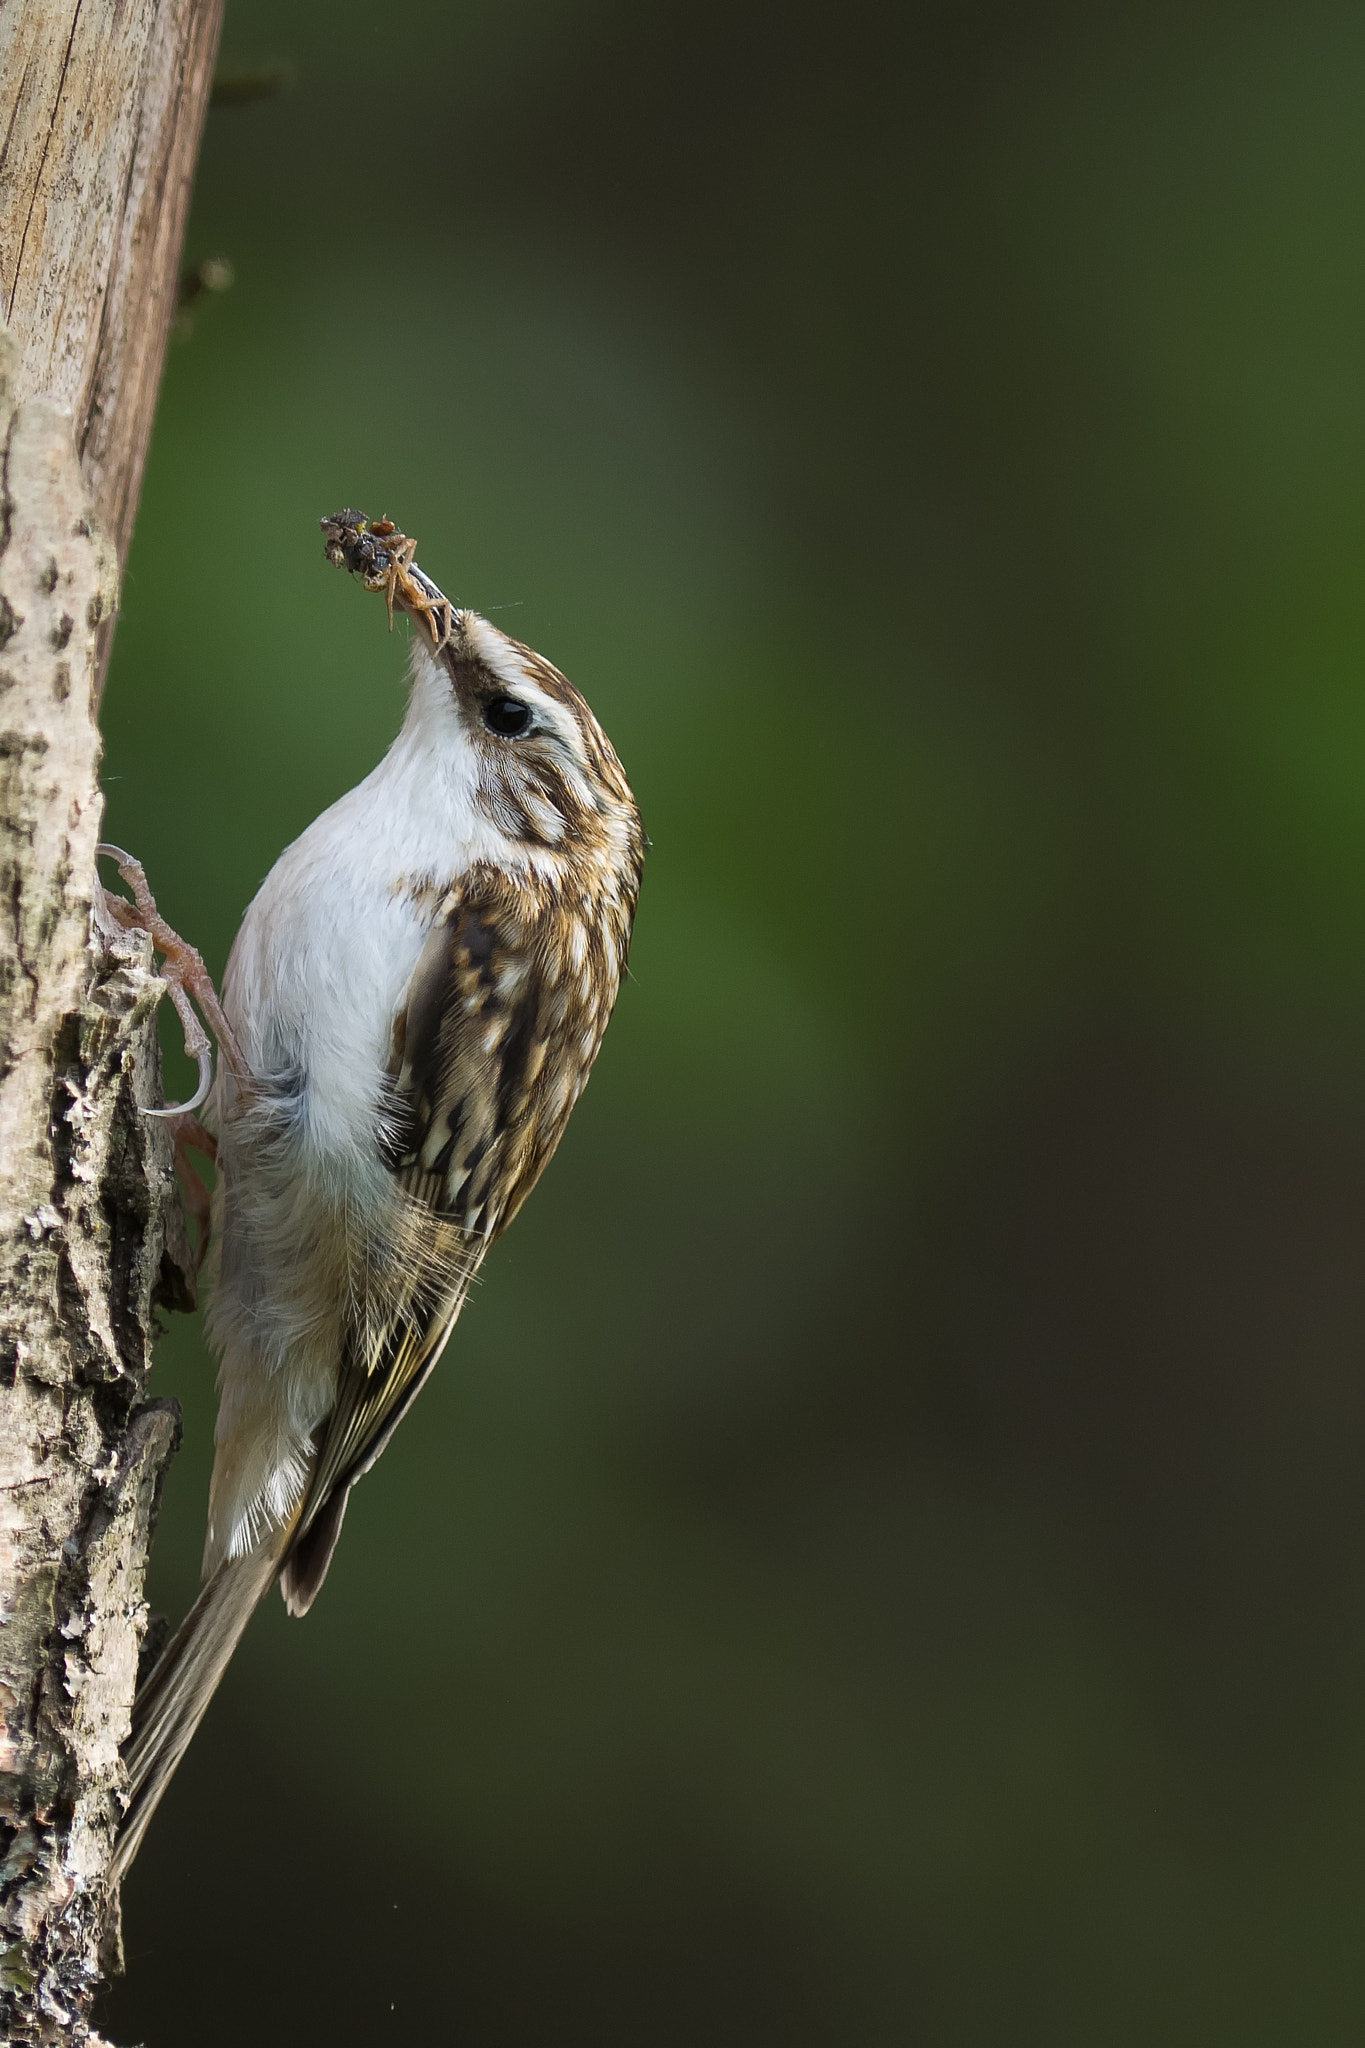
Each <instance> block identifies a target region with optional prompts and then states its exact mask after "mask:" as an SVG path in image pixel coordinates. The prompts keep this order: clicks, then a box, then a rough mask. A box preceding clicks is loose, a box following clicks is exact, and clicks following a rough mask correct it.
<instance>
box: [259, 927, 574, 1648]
mask: <svg viewBox="0 0 1365 2048" xmlns="http://www.w3.org/2000/svg"><path fill="white" fill-rule="evenodd" d="M535 955H536V949H535V947H534V946H533V945H532V944H530V943H529V935H528V933H527V932H526V930H525V927H524V924H522V923H521V922H519V921H518V920H516V919H513V918H511V917H509V916H508V915H506V914H504V913H503V912H502V910H501V907H500V906H499V904H498V903H497V901H496V900H493V901H483V902H480V901H478V900H470V899H468V898H460V899H456V900H454V901H452V902H451V904H450V905H449V907H448V910H447V914H446V915H445V916H444V917H443V918H442V919H441V920H440V921H439V922H438V923H437V925H436V926H435V928H434V929H433V931H432V933H431V936H430V937H429V939H428V941H427V944H426V946H425V948H424V949H423V952H422V956H421V958H420V960H419V961H418V964H417V968H416V970H415V972H414V974H413V978H412V981H411V983H410V985H409V988H408V995H407V1001H406V1004H405V1006H404V1009H403V1012H402V1014H401V1016H400V1017H399V1019H398V1022H397V1024H396V1027H395V1032H394V1041H395V1043H394V1057H393V1061H392V1066H391V1080H392V1094H391V1100H390V1105H389V1111H388V1114H387V1115H386V1119H385V1128H384V1131H383V1133H382V1137H381V1143H382V1146H383V1151H384V1156H385V1158H386V1161H387V1163H388V1165H389V1168H390V1171H391V1172H392V1173H393V1176H394V1180H395V1183H396V1187H397V1190H398V1192H399V1194H400V1198H401V1200H402V1203H403V1205H404V1210H403V1213H404V1214H405V1217H406V1222H407V1228H406V1231H405V1233H404V1235H405V1237H406V1240H407V1241H406V1243H405V1244H404V1245H403V1247H402V1248H401V1249H400V1251H399V1252H398V1254H397V1256H396V1257H394V1258H393V1260H392V1268H393V1270H392V1276H391V1277H389V1278H386V1279H385V1281H384V1282H383V1283H382V1284H381V1285H379V1287H378V1288H377V1289H376V1293H377V1296H378V1305H377V1307H376V1306H375V1305H373V1304H372V1305H371V1307H370V1310H369V1314H368V1317H367V1320H366V1323H365V1325H364V1326H363V1327H362V1328H361V1329H359V1330H358V1331H357V1333H356V1337H355V1339H354V1340H353V1343H352V1347H351V1352H350V1355H349V1356H348V1357H347V1358H346V1359H345V1360H344V1361H343V1365H342V1371H341V1376H340V1384H339V1386H338V1389H337V1400H336V1405H335V1407H334V1408H333V1410H332V1413H331V1415H330V1416H329V1418H328V1420H327V1422H326V1423H325V1424H324V1425H323V1430H322V1432H321V1442H320V1445H319V1450H318V1462H317V1465H316V1468H315V1471H314V1476H313V1478H312V1481H311V1482H310V1485H309V1489H308V1497H307V1500H306V1502H305V1505H304V1509H303V1513H302V1514H301V1516H300V1518H299V1522H298V1525H297V1533H296V1536H295V1555H296V1559H297V1563H296V1565H295V1568H294V1571H293V1574H292V1579H293V1590H292V1591H291V1573H290V1568H289V1567H288V1566H286V1572H285V1582H286V1594H287V1596H288V1597H289V1598H290V1604H291V1607H293V1608H294V1611H296V1612H299V1611H302V1609H303V1607H304V1606H306V1605H307V1604H308V1602H310V1601H311V1599H312V1597H313V1595H314V1594H315V1593H316V1591H317V1589H318V1587H319V1586H320V1585H321V1583H322V1577H323V1575H324V1573H325V1570H326V1565H327V1559H328V1557H329V1556H330V1551H331V1547H332V1545H333V1544H334V1543H335V1541H336V1537H337V1535H338V1534H339V1533H340V1527H341V1512H342V1506H343V1505H344V1502H339V1501H338V1495H339V1494H343V1495H344V1491H345V1490H347V1489H349V1487H350V1486H351V1485H352V1484H353V1483H354V1482H355V1481H356V1480H357V1479H358V1478H360V1477H361V1475H362V1474H363V1473H365V1472H367V1471H368V1470H369V1468H370V1466H371V1465H372V1464H373V1463H374V1461H375V1459H376V1458H377V1457H378V1456H379V1454H380V1452H381V1451H382V1450H383V1449H384V1447H385V1445H386V1444H387V1443H388V1440H389V1438H390V1436H391V1435H392V1434H393V1431H394V1430H395V1428H396V1427H397V1425H398V1423H399V1422H400V1421H401V1419H402V1417H403V1415H404V1414H405V1413H406V1411H407V1408H408V1407H409V1405H410V1404H411V1402H412V1401H413V1399H414V1398H415V1396H416V1394H417V1392H418V1391H419V1389H420V1387H421V1386H422V1384H423V1382H424V1381H425V1379H426V1377H427V1375H428V1374H429V1373H430V1371H431V1370H432V1368H433V1367H434V1365H435V1364H436V1361H437V1359H438V1358H439V1356H440V1354H441V1351H442V1350H443V1349H444V1346H445V1342H446V1339H447V1337H448V1336H449V1334H450V1331H451V1328H452V1326H453V1324H454V1322H455V1319H456V1317H457V1316H458V1314H459V1312H460V1309H461V1307H462V1306H463V1303H464V1299H465V1296H466V1294H467V1293H468V1290H469V1286H470V1282H471V1281H472V1279H473V1277H474V1274H475V1272H476V1271H477V1269H478V1266H479V1264H480V1262H481V1260H482V1258H483V1255H484V1252H485V1251H486V1249H487V1247H488V1245H489V1243H490V1242H491V1240H492V1238H493V1236H494V1235H495V1234H496V1232H497V1229H498V1227H499V1226H500V1224H501V1223H502V1222H503V1221H504V1220H506V1218H507V1216H508V1215H510V1213H511V1210H512V1208H514V1207H515V1206H516V1205H517V1204H518V1203H519V1202H520V1200H521V1199H522V1198H523V1197H524V1195H525V1193H526V1192H527V1190H528V1188H529V1186H530V1184H531V1182H532V1181H533V1180H534V1179H535V1178H536V1176H537V1175H538V1174H539V1171H540V1168H541V1166H542V1165H543V1164H544V1161H545V1159H546V1158H548V1156H549V1153H550V1152H551V1151H552V1150H553V1148H554V1143H555V1141H556V1140H557V1138H558V1135H559V1131H560V1129H562V1127H563V1122H564V1119H565V1117H566V1116H567V1111H568V1106H569V1105H568V1102H565V1103H564V1105H563V1108H562V1113H560V1114H557V1115H551V1116H549V1117H547V1116H545V1115H543V1114H538V1113H537V1109H538V1101H537V1098H538V1094H539V1091H538V1090H537V1086H536V1083H537V1081H538V1079H539V1077H540V1075H541V1072H542V1069H543V1066H544V1062H545V1052H546V1033H547V1031H550V1030H552V1028H553V1027H552V1024H551V990H550V988H549V985H548V980H547V975H546V971H545V968H544V965H543V964H542V963H540V962H538V960H537V959H536V957H535ZM555 1107H556V1108H558V1107H559V1105H557V1104H556V1105H555ZM329 1504H330V1511H329ZM324 1525H326V1526H325V1527H324ZM314 1531H315V1532H316V1533H315V1536H314V1537H313V1541H312V1542H311V1543H310V1532H314ZM319 1553H320V1555H319Z"/></svg>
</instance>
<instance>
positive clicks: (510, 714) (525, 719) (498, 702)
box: [483, 697, 531, 740]
mask: <svg viewBox="0 0 1365 2048" xmlns="http://www.w3.org/2000/svg"><path fill="white" fill-rule="evenodd" d="M483 722H484V724H485V725H486V726H487V727H488V730H489V731H490V732H495V733H496V734H497V735H498V738H499V739H502V740H519V739H520V738H521V736H522V734H523V733H524V732H529V731H530V727H531V707H530V705H529V704H523V703H522V701H521V699H520V697H494V698H493V699H492V701H491V702H490V703H487V704H485V705H484V707H483Z"/></svg>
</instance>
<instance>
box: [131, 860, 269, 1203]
mask: <svg viewBox="0 0 1365 2048" xmlns="http://www.w3.org/2000/svg"><path fill="white" fill-rule="evenodd" d="M95 851H96V853H97V854H104V855H107V856H108V858H109V859H110V860H112V861H117V863H118V871H119V873H120V875H121V876H122V877H123V879H124V881H125V882H126V883H127V884H128V887H129V888H130V889H131V890H132V893H133V900H132V902H131V903H130V902H129V901H128V899H127V897H126V896H115V895H114V894H113V893H112V891H110V890H108V889H105V890H104V891H103V899H104V910H105V912H106V914H107V916H108V917H109V918H110V919H111V920H112V921H113V922H114V923H115V924H116V925H118V926H119V927H120V929H121V930H123V931H137V932H146V933H147V934H148V935H149V937H150V938H151V941H152V944H153V945H154V946H155V947H156V950H157V952H158V953H160V954H161V956H162V961H163V963H164V964H163V966H162V969H161V975H162V979H163V980H164V981H165V983H166V986H167V989H168V990H169V993H170V998H171V1001H172V1003H174V1005H175V1013H176V1015H177V1017H179V1019H180V1024H181V1028H182V1030H183V1031H184V1034H185V1051H186V1052H187V1054H188V1055H189V1057H190V1058H191V1059H192V1060H194V1061H195V1062H196V1064H197V1065H198V1068H199V1086H198V1087H197V1088H196V1089H195V1091H194V1094H193V1095H192V1096H191V1097H190V1099H189V1101H188V1102H172V1103H168V1104H167V1105H166V1107H165V1108H164V1109H147V1110H144V1111H143V1115H144V1116H168V1117H190V1118H191V1120H192V1121H193V1115H192V1113H193V1111H195V1110H196V1109H198V1108H200V1106H201V1105H202V1104H203V1102H204V1101H205V1099H206V1097H207V1095H208V1092H209V1089H210V1088H211V1087H212V1085H213V1050H212V1046H211V1043H210V1040H209V1035H208V1032H207V1031H205V1029H204V1027H203V1025H202V1024H201V1023H200V1021H199V1019H198V1018H197V1017H196V1016H195V1014H194V1009H193V1007H192V1004H193V1003H197V1004H198V1005H199V1008H200V1009H201V1010H202V1011H203V1013H204V1015H205V1017H206V1018H207V1019H208V1022H209V1024H210V1026H211V1028H212V1031H213V1035H214V1037H215V1038H216V1039H217V1041H218V1044H219V1046H220V1047H221V1049H222V1054H223V1058H224V1059H225V1060H226V1061H227V1063H228V1066H229V1067H230V1068H231V1070H232V1074H233V1078H234V1079H235V1080H236V1082H237V1085H238V1086H239V1087H249V1086H250V1080H251V1076H250V1074H249V1072H248V1069H247V1065H246V1061H245V1060H244V1059H243V1058H242V1053H241V1048H240V1046H239V1045H238V1043H237V1039H236V1034H235V1033H234V1031H233V1029H232V1026H231V1025H230V1024H229V1023H228V1020H227V1018H226V1016H225V1015H224V1014H223V1006H222V1004H221V1003H220V1002H219V1000H218V991H217V989H216V988H215V987H214V985H213V980H212V977H211V975H210V974H209V971H208V969H207V967H205V965H204V962H203V960H202V959H201V957H200V955H199V953H198V951H197V949H196V948H195V947H193V946H191V945H189V944H188V943H187V942H186V941H185V940H184V939H182V938H181V936H180V934H179V932H176V931H172V929H171V927H170V926H169V925H168V924H167V922H166V920H165V918H164V917H163V916H162V915H161V912H160V911H159V910H158V909H157V907H156V898H155V896H153V894H152V892H151V889H150V888H149V887H148V884H147V876H146V874H145V872H144V870H143V866H142V863H141V861H139V860H134V859H133V856H132V854H131V853H125V852H124V851H123V848H122V847H121V846H97V847H96V849H95ZM197 1128H198V1129H199V1130H203V1126H202V1124H200V1125H197ZM204 1135H205V1136H206V1137H207V1136H208V1133H207V1132H204ZM191 1142H193V1141H192V1140H191ZM198 1149H200V1150H202V1149H203V1148H202V1147H199V1148H198ZM196 1178H197V1176H196Z"/></svg>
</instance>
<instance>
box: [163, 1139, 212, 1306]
mask: <svg viewBox="0 0 1365 2048" xmlns="http://www.w3.org/2000/svg"><path fill="white" fill-rule="evenodd" d="M167 1123H168V1125H169V1127H170V1132H171V1136H172V1137H173V1138H174V1140H175V1172H176V1178H177V1179H178V1180H179V1182H180V1193H181V1197H182V1199H183V1201H184V1204H185V1213H186V1215H187V1216H188V1217H189V1218H190V1221H191V1222H192V1223H194V1224H197V1226H198V1230H199V1241H198V1243H197V1244H196V1246H195V1248H194V1270H195V1272H196V1273H197V1272H198V1271H199V1269H200V1267H201V1266H202V1265H203V1263H204V1255H205V1253H206V1252H207V1251H208V1248H209V1239H210V1237H211V1236H212V1234H213V1226H212V1222H211V1216H212V1209H213V1197H212V1196H211V1195H210V1193H209V1189H208V1183H207V1182H206V1181H205V1180H204V1179H203V1178H202V1176H201V1175H200V1174H199V1173H197V1172H196V1170H195V1168H194V1167H193V1166H191V1164H190V1153H191V1151H194V1152H202V1153H203V1155H204V1157H205V1158H206V1159H207V1160H209V1161H210V1162H211V1164H212V1165H214V1166H216V1165H217V1164H218V1140H217V1139H216V1138H215V1137H214V1135H213V1132H212V1131H209V1130H206V1129H205V1128H204V1126H203V1124H201V1123H200V1121H199V1119H198V1117H197V1116H195V1115H193V1114H192V1113H191V1112H190V1111H188V1110H181V1111H180V1113H179V1114H178V1115H176V1116H172V1117H168V1118H167Z"/></svg>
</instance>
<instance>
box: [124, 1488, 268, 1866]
mask: <svg viewBox="0 0 1365 2048" xmlns="http://www.w3.org/2000/svg"><path fill="white" fill-rule="evenodd" d="M291 1533H292V1531H291V1530H290V1529H289V1528H284V1529H280V1530H277V1531H275V1532H273V1533H272V1534H271V1535H270V1536H267V1537H266V1539H265V1541H264V1542H263V1543H262V1544H261V1545H260V1546H259V1547H258V1548H257V1549H255V1550H252V1551H249V1552H248V1553H247V1555H246V1556H245V1557H234V1558H229V1559H228V1560H227V1562H226V1563H224V1564H220V1565H219V1567H218V1569H217V1571H216V1572H215V1573H214V1574H213V1577H212V1578H211V1579H210V1580H209V1582H208V1584H207V1585H206V1586H205V1588H204V1590H203V1592H202V1593H201V1594H200V1595H199V1598H198V1599H197V1600H196V1601H195V1603H194V1605H193V1607H192V1608H191V1609H190V1611H189V1613H188V1614H187V1615H186V1616H185V1619H184V1620H183V1621H182V1622H181V1624H180V1626H179V1628H178V1629H177V1630H176V1632H175V1634H174V1635H173V1636H172V1637H171V1640H170V1642H169V1643H168V1644H167V1645H166V1648H165V1650H164V1652H163V1653H162V1655H161V1657H160V1659H159V1661H158V1663H157V1665H156V1667H155V1669H154V1670H153V1671H152V1673H151V1675H150V1677H149V1678H148V1679H147V1682H146V1684H145V1685H143V1686H142V1688H141V1690H140V1691H139V1693H138V1696H137V1698H136V1700H135V1701H134V1703H133V1726H132V1732H131V1734H130V1735H129V1737H128V1741H127V1743H126V1744H125V1745H124V1752H123V1755H124V1762H125V1764H126V1765H127V1769H128V1791H129V1799H128V1806H127V1810H126V1811H125V1813H124V1817H123V1826H122V1828H121V1829H120V1830H119V1837H118V1841H117V1843H116V1844H115V1846H114V1855H113V1861H112V1863H111V1865H110V1871H109V1878H110V1883H111V1884H117V1883H118V1882H119V1880H120V1879H121V1878H122V1877H124V1876H125V1875H126V1874H127V1871H128V1867H129V1865H130V1864H131V1863H132V1860H133V1858H134V1856H136V1854H137V1852H138V1849H139V1847H140V1845H141V1842H142V1837H143V1835H144V1834H145V1833H146V1832H147V1823H148V1822H149V1821H150V1819H151V1817H152V1815H153V1813H155V1811H156V1807H157V1802H158V1801H159V1800H160V1798H161V1795H162V1793H163V1792H164V1791H165V1789H166V1787H167V1786H168V1785H169V1784H170V1782H171V1779H172V1777H173V1776H174V1774H175V1769H176V1766H177V1764H178V1763H179V1762H180V1759H181V1757H182V1756H183V1755H184V1754H185V1751H186V1750H187V1749H188V1747H189V1743H190V1738H191V1736H192V1735H193V1734H194V1731H195V1729H196V1728H197V1727H198V1726H199V1723H200V1722H201V1721H202V1720H203V1718H204V1714H205V1711H206V1709H207V1707H208V1703H209V1701H210V1700H211V1699H212V1698H213V1695H214V1693H215V1692H216V1691H217V1690H218V1684H219V1681H220V1680H221V1678H222V1676H223V1673H224V1672H225V1671H226V1670H227V1667H228V1663H229V1660H230V1659H231V1656H232V1653H233V1651H234V1650H235V1649H236V1647H237V1644H238V1642H239V1640H240V1638H241V1635H242V1631H243V1630H244V1629H245V1627H246V1625H247V1623H248V1622H249V1621H250V1619H251V1617H252V1615H253V1613H254V1612H255V1610H256V1607H257V1605H258V1604H259V1602H260V1600H261V1599H262V1597H263V1596H264V1594H265V1593H266V1592H267V1591H268V1590H269V1587H270V1582H271V1580H272V1579H274V1578H275V1577H277V1575H278V1573H279V1570H280V1565H281V1561H282V1558H283V1553H284V1551H285V1549H286V1547H287V1545H288V1541H289V1537H290V1535H291Z"/></svg>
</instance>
